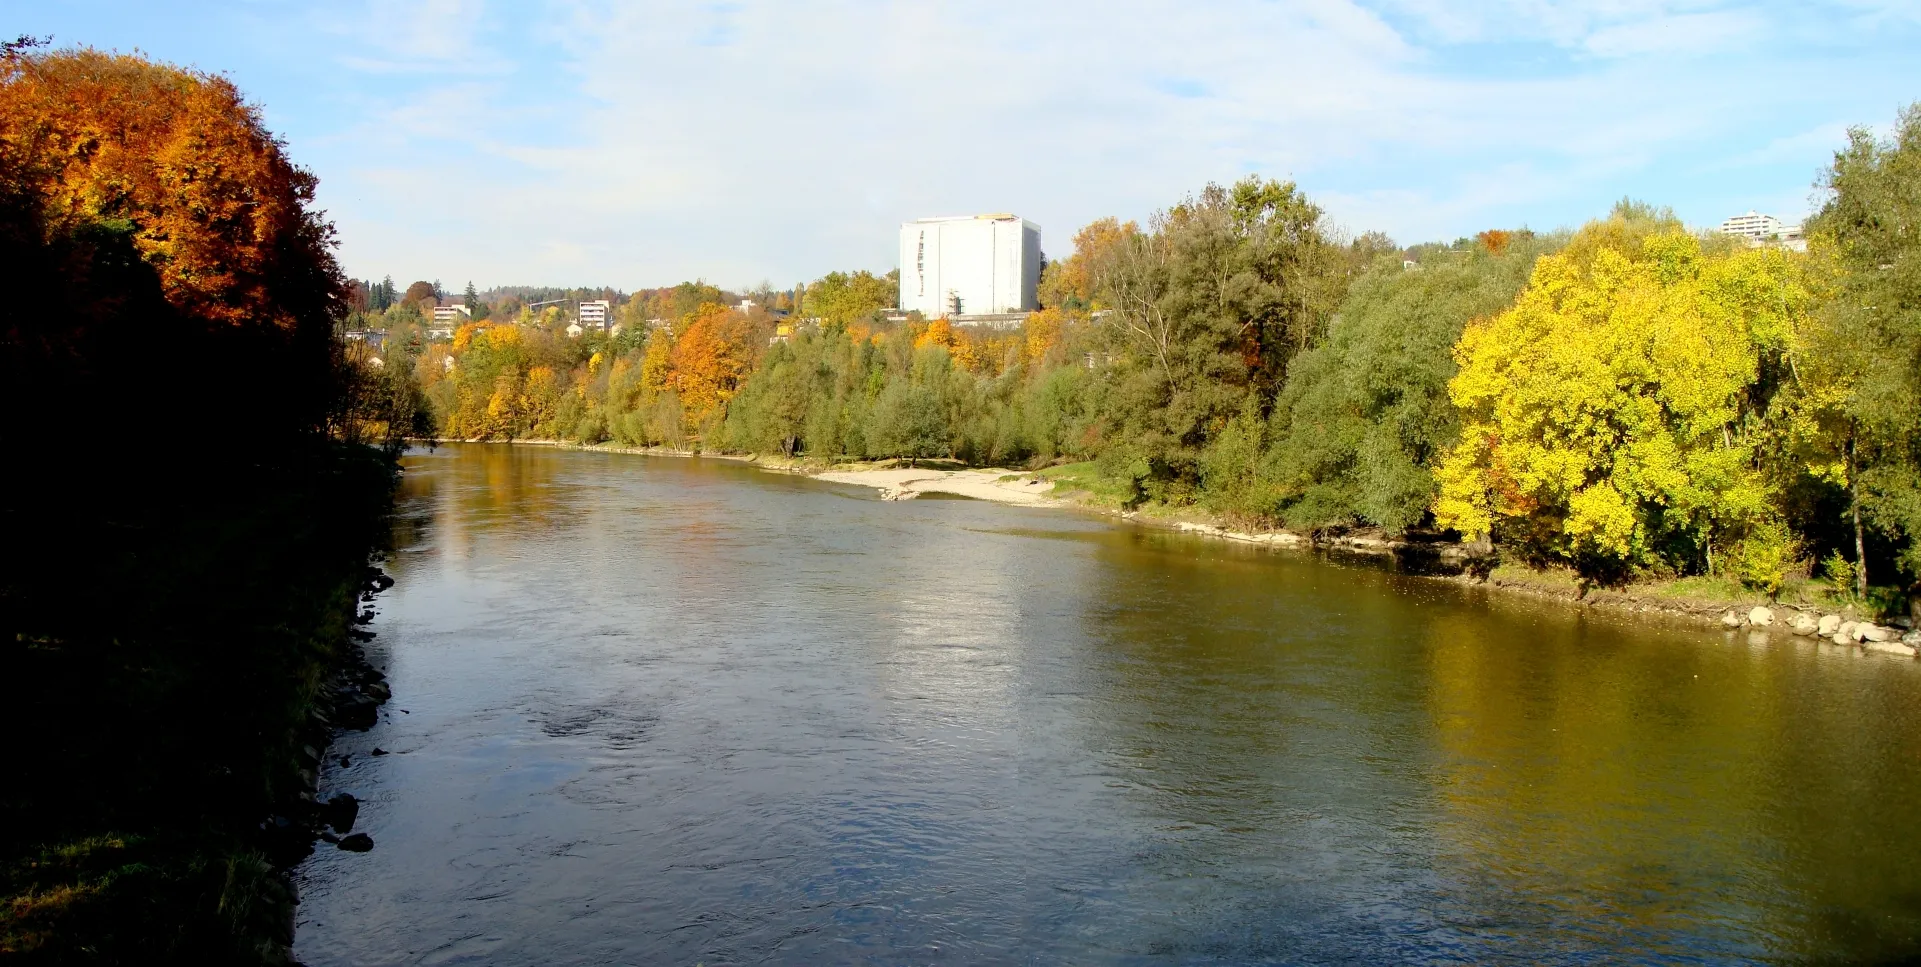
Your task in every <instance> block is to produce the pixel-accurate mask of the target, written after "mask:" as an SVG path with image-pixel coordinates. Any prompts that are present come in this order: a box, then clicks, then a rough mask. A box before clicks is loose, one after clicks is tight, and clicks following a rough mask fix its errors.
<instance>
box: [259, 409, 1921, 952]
mask: <svg viewBox="0 0 1921 967" xmlns="http://www.w3.org/2000/svg"><path fill="white" fill-rule="evenodd" d="M408 466H409V469H408V473H407V476H406V482H405V488H406V489H405V496H404V504H403V519H402V520H401V521H400V522H399V525H398V526H399V532H398V533H399V543H400V551H399V552H398V554H397V555H396V560H395V562H394V566H393V571H394V575H395V577H396V578H397V579H398V583H397V584H396V586H395V587H394V588H393V590H391V591H390V592H388V593H387V595H385V596H384V598H383V600H382V602H381V605H380V607H381V610H382V611H383V612H384V613H383V615H382V616H381V618H380V619H379V621H378V622H377V624H376V629H377V630H378V631H379V632H380V637H379V639H378V641H377V642H376V645H375V648H376V650H377V651H378V653H379V655H380V656H381V657H382V658H383V659H384V660H385V661H386V662H387V663H388V666H389V675H390V677H391V678H392V681H393V685H394V692H395V700H394V702H393V703H392V707H391V708H390V709H389V710H388V712H387V714H386V715H385V716H383V721H382V723H381V724H380V725H379V726H377V727H376V728H375V729H374V730H373V731H371V732H369V733H367V734H364V735H355V736H349V737H348V738H347V739H346V740H344V741H343V742H342V743H341V744H340V745H339V746H337V748H336V752H337V753H340V754H351V756H352V757H351V760H350V764H349V765H347V766H345V767H341V766H339V764H338V761H337V760H336V761H335V762H334V763H333V764H332V766H330V768H329V770H328V771H327V773H326V774H325V775H324V776H323V778H322V785H323V793H331V792H333V791H341V790H344V791H349V792H353V793H354V794H355V795H358V796H360V797H361V798H362V799H363V800H366V805H365V806H364V807H363V809H362V810H361V822H362V828H364V829H365V830H367V831H368V832H370V833H371V834H372V835H373V837H374V839H375V841H376V843H377V844H378V845H377V847H376V849H375V850H374V851H373V852H372V853H367V854H351V853H340V852H334V851H323V852H320V853H317V854H316V855H315V857H314V859H313V860H311V861H309V863H308V864H307V865H306V866H305V867H303V869H302V871H301V877H300V878H301V887H302V894H303V901H302V904H301V907H300V917H301V922H300V929H299V935H298V936H299V940H298V943H297V952H298V953H299V955H300V957H301V959H302V960H303V961H304V962H305V963H307V964H310V965H314V967H320V965H333V964H415V963H420V964H448V963H471V964H483V963H484V964H573V963H646V964H694V963H705V964H710V965H713V964H737V963H749V962H756V963H758V962H769V963H807V964H812V963H876V964H895V963H910V962H912V963H919V962H952V963H983V962H1024V963H1075V964H1084V963H1115V964H1148V963H1235V964H1238V963H1260V962H1314V963H1368V964H1374V963H1383V962H1400V961H1424V962H1469V963H1486V962H1514V963H1598V962H1616V961H1621V960H1641V961H1643V962H1658V963H1666V962H1674V961H1692V962H1701V963H1746V962H1755V961H1770V962H1806V961H1816V962H1835V963H1842V962H1861V961H1891V960H1898V959H1902V958H1905V957H1912V956H1915V955H1917V954H1921V862H1917V861H1921V832H1918V831H1917V824H1916V823H1915V822H1914V821H1913V820H1912V819H1911V818H1910V815H1909V814H1910V812H1911V810H1912V808H1913V804H1914V803H1916V802H1917V801H1921V740H1917V738H1916V736H1917V735H1918V734H1921V733H1918V732H1917V728H1918V727H1921V671H1918V670H1917V665H1916V663H1914V662H1900V661H1894V660H1885V659H1879V658H1864V657H1857V656H1850V655H1847V654H1844V653H1840V652H1838V651H1837V650H1833V649H1826V648H1818V647H1816V646H1814V645H1812V644H1811V643H1809V642H1807V641H1805V640H1803V639H1796V638H1791V637H1786V636H1777V637H1775V638H1773V639H1771V640H1770V639H1765V638H1764V639H1758V640H1752V641H1751V640H1750V639H1749V638H1748V637H1747V636H1746V635H1741V636H1723V635H1721V634H1718V633H1717V634H1707V633H1702V632H1696V631H1687V630H1649V629H1646V628H1635V627H1631V626H1625V625H1619V624H1612V623H1608V622H1606V621H1600V620H1595V619H1592V618H1588V619H1583V618H1582V617H1580V616H1577V615H1573V614H1568V613H1564V612H1561V611H1558V610H1555V609H1554V608H1552V607H1550V606H1535V605H1531V604H1527V603H1520V602H1515V601H1511V600H1505V599H1501V598H1499V597H1492V598H1490V597H1488V596H1486V595H1485V594H1484V593H1482V592H1478V591H1475V590H1472V589H1467V588H1461V587H1457V586H1454V585H1451V584H1444V583H1439V582H1432V581H1424V580H1421V579H1418V578H1410V577H1404V576H1400V575H1395V574H1391V573H1386V572H1382V571H1377V570H1371V569H1368V568H1365V567H1345V566H1339V565H1336V564H1330V563H1325V562H1320V561H1316V560H1314V559H1313V558H1311V557H1308V556H1305V555H1291V554H1287V553H1273V552H1264V551H1259V550H1253V549H1247V548H1240V547H1235V546H1231V545H1223V544H1220V543H1213V542H1206V541H1203V540H1199V539H1193V538H1186V537H1181V536H1177V535H1170V534H1164V533H1158V532H1150V531H1139V530H1133V529H1128V528H1121V527H1115V526H1113V525H1111V524H1109V523H1106V522H1103V521H1096V520H1089V519H1083V518H1080V517H1077V516H1074V515H1071V514H1066V513H1061V512H1055V511H1046V510H1033V509H1021V508H1009V507H1002V506H996V505H990V504H982V503H977V502H971V501H918V500H917V501H908V502H894V503H889V502H882V501H879V500H876V499H873V497H872V496H871V495H870V494H869V493H868V492H866V491H861V490H858V489H854V488H848V487H841V486H837V485H831V484H823V483H820V482H817V481H812V480H807V479H803V478H797V477H786V476H778V475H772V474H766V473H762V472H759V471H755V470H752V469H750V468H746V467H742V466H739V465H735V464H731V463H726V462H717V461H698V460H678V459H669V458H651V457H639V456H622V455H610V454H592V453H580V452H569V451H553V450H547V449H538V448H512V447H483V446H460V447H451V448H443V449H441V450H439V451H437V452H435V453H432V454H426V453H422V454H417V455H415V456H413V457H410V458H409V461H408ZM401 709H405V710H406V711H405V712H402V711H401ZM376 746H379V747H381V748H383V749H385V750H389V751H391V752H392V753H393V754H392V755H387V756H382V757H375V756H372V755H371V754H370V753H371V750H372V749H373V748H374V747H376Z"/></svg>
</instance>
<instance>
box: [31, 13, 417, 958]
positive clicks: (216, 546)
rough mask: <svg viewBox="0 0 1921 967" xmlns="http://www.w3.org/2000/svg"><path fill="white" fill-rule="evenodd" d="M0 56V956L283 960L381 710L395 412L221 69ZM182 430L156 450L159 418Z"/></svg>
mask: <svg viewBox="0 0 1921 967" xmlns="http://www.w3.org/2000/svg"><path fill="white" fill-rule="evenodd" d="M37 47H39V44H38V42H36V41H34V40H32V39H31V38H24V37H23V38H21V39H19V40H17V41H11V42H5V43H0V273H4V274H5V279H6V281H7V282H8V283H9V284H10V286H9V287H10V291H12V292H14V293H15V295H16V298H15V299H14V300H13V301H12V302H11V303H10V305H9V307H8V311H7V314H6V318H5V325H6V338H5V339H4V340H0V404H4V406H5V409H6V412H8V413H9V414H12V415H14V417H15V418H14V419H9V420H7V421H5V423H4V424H0V447H4V448H5V450H6V452H7V453H9V454H10V455H12V456H13V458H14V461H15V466H14V468H13V472H10V473H8V474H5V475H0V530H3V531H4V533H5V534H6V535H7V541H8V544H7V552H8V553H7V554H5V555H4V556H0V622H3V623H4V625H5V627H4V637H0V723H3V724H4V726H5V728H6V734H7V735H8V736H10V737H11V738H13V739H14V741H13V742H12V743H11V744H10V745H9V756H8V760H7V763H6V773H7V776H6V781H5V782H4V783H0V959H4V960H6V962H7V963H9V964H12V963H19V964H22V965H30V964H62V965H65V964H101V965H111V964H141V965H147V964H155V965H165V964H193V965H228V964H233V965H264V964H275V965H279V964H289V963H292V962H293V955H292V946H291V945H292V943H293V929H294V905H295V903H296V902H297V897H296V896H295V894H294V886H293V882H292V878H291V875H290V874H291V870H292V868H293V866H294V865H295V864H296V863H298V862H299V861H300V859H301V858H303V857H304V856H306V855H307V854H308V852H309V851H310V849H311V848H312V845H313V843H314V842H315V840H316V838H319V839H323V840H324V839H327V838H328V837H332V838H333V839H335V840H338V842H337V843H336V844H334V845H338V846H340V847H342V848H347V849H357V848H362V847H366V846H371V843H370V842H368V841H367V840H366V838H365V836H364V834H359V836H360V838H358V839H356V838H355V836H356V834H354V833H352V832H350V830H351V829H352V826H353V821H354V818H355V814H356V812H357V810H356V808H355V806H356V804H354V803H352V802H351V801H350V800H344V799H336V800H334V801H331V802H327V803H320V802H316V801H315V799H314V790H315V780H316V774H317V772H318V771H319V768H320V763H321V761H322V757H323V756H324V755H325V753H326V750H327V748H328V746H329V743H330V740H331V738H332V736H333V735H334V734H336V732H337V730H338V729H342V728H364V727H366V726H369V725H371V724H373V722H374V720H375V718H376V717H377V715H378V714H379V713H378V709H379V705H380V703H381V702H382V701H384V700H385V698H386V697H387V694H388V693H387V688H386V685H385V683H384V682H383V681H382V679H381V676H380V673H379V672H378V671H377V670H376V669H375V668H374V667H373V665H372V664H370V663H369V661H368V656H367V655H366V653H365V652H364V650H363V644H364V643H365V642H366V641H367V640H368V639H370V638H371V635H370V634H369V633H368V632H367V631H366V630H365V629H364V628H363V627H362V626H363V625H364V624H365V623H366V622H368V621H370V620H371V619H372V610H371V608H367V607H366V606H367V605H369V604H371V603H372V600H373V596H374V595H375V594H376V593H378V592H379V591H380V590H382V589H383V588H384V587H386V586H387V585H388V584H390V583H391V582H390V581H389V579H388V578H387V577H386V576H385V575H384V574H382V573H381V571H380V569H379V566H378V564H379V561H380V555H381V553H382V549H383V548H384V547H385V546H386V544H387V542H388V541H389V540H390V539H391V531H390V514H391V510H392V505H393V495H394V490H395V487H396V485H397V481H398V476H397V474H398V463H397V456H398V453H399V449H400V445H399V442H398V436H399V435H400V434H402V433H406V432H409V431H410V428H416V429H417V428H422V427H424V425H425V424H424V423H418V422H415V421H414V416H415V415H416V414H415V412H414V411H412V410H409V409H407V408H406V407H405V403H406V397H404V396H400V397H396V396H394V395H392V394H391V393H389V392H387V390H388V387H387V386H385V385H384V384H382V383H380V382H379V381H378V380H375V379H373V378H371V377H370V376H369V375H368V374H367V373H365V372H364V370H363V369H362V368H361V367H359V366H358V365H356V364H355V363H354V362H353V361H352V360H350V359H349V358H348V357H347V355H346V350H345V347H344V346H343V345H342V344H341V343H340V342H339V341H338V339H337V337H336V336H335V333H334V324H335V322H336V320H338V319H339V318H341V317H342V316H343V315H344V314H345V313H346V311H347V306H346V296H347V292H348V287H347V284H346V280H345V278H344V276H343V274H342V273H341V271H340V269H339V266H338V265H337V264H336V263H335V261H334V256H333V236H332V232H333V230H332V227H331V226H330V225H328V224H327V223H326V222H325V220H324V219H323V218H322V217H321V214H320V213H319V212H318V211H317V210H316V209H315V208H314V207H313V201H314V195H313V192H314V184H315V181H314V178H313V176H312V175H311V174H309V173H308V172H306V171H304V170H302V169H300V168H299V167H297V166H296V165H294V164H293V163H292V162H291V161H290V160H289V159H288V158H287V157H286V156H285V154H284V152H283V150H282V145H281V144H280V142H279V141H278V140H276V139H275V137H274V136H273V135H272V133H271V132H269V131H267V130H266V128H265V127H264V126H263V124H262V121H261V117H260V113H259V111H258V110H257V109H256V108H254V107H252V106H251V105H249V104H248V103H247V102H246V101H245V99H244V97H243V96H242V95H241V93H240V92H239V91H238V90H237V89H236V88H235V87H234V86H233V84H232V83H231V82H229V81H228V80H226V79H225V78H223V77H220V76H218V75H213V74H206V73H201V72H197V71H190V70H182V69H178V68H174V67H169V66H166V65H161V64H155V63H153V62H151V61H148V60H145V59H143V58H141V57H137V56H118V55H108V54H102V53H99V52H96V51H92V50H85V49H81V50H67V51H52V52H48V51H40V50H37V49H36V48H37ZM186 426H191V427H195V428H196V429H195V430H194V432H193V433H192V436H193V437H194V438H195V439H196V441H197V442H195V443H194V444H192V445H182V444H181V443H180V442H179V441H180V435H179V434H176V433H172V432H168V431H169V430H171V429H178V428H180V427H186Z"/></svg>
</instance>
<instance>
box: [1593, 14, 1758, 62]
mask: <svg viewBox="0 0 1921 967" xmlns="http://www.w3.org/2000/svg"><path fill="white" fill-rule="evenodd" d="M1763 29H1764V25H1763V24H1762V22H1761V20H1760V18H1758V17H1756V16H1754V15H1752V14H1748V13H1744V12H1735V11H1716V12H1713V13H1687V14H1674V15H1670V16H1661V17H1652V18H1649V19H1647V20H1640V21H1635V22H1633V23H1625V24H1617V25H1614V26H1611V27H1604V28H1602V29H1600V30H1596V31H1594V32H1593V33H1591V34H1589V35H1588V36H1587V38H1586V40H1585V41H1584V42H1583V45H1584V46H1585V47H1586V48H1587V49H1588V50H1589V51H1590V52H1592V53H1595V54H1598V55H1600V56H1603V57H1631V56H1635V55H1640V54H1705V53H1713V52H1717V51H1722V50H1728V49H1731V48H1734V47H1737V46H1739V45H1741V44H1742V43H1743V42H1747V41H1752V40H1754V39H1755V38H1757V37H1759V36H1760V35H1761V34H1762V32H1763Z"/></svg>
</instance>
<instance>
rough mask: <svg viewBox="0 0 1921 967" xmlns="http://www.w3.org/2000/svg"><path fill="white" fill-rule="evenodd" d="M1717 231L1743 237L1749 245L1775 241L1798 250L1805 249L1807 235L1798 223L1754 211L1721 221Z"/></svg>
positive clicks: (1802, 250)
mask: <svg viewBox="0 0 1921 967" xmlns="http://www.w3.org/2000/svg"><path fill="white" fill-rule="evenodd" d="M1719 231H1720V232H1721V234H1723V235H1736V236H1739V237H1741V238H1745V239H1747V240H1748V244H1749V245H1766V244H1769V243H1775V244H1779V245H1783V246H1786V247H1787V248H1790V249H1794V250H1795V251H1800V252H1804V251H1807V246H1808V241H1807V236H1806V235H1804V234H1803V233H1802V230H1801V226H1800V225H1798V224H1795V223H1792V222H1783V221H1782V220H1780V219H1778V218H1776V217H1774V216H1773V215H1763V214H1761V213H1760V212H1756V211H1749V212H1748V213H1747V214H1745V215H1736V216H1734V217H1733V218H1730V219H1728V220H1727V221H1724V222H1722V223H1721V227H1720V229H1719Z"/></svg>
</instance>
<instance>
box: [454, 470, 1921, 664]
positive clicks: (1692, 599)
mask: <svg viewBox="0 0 1921 967" xmlns="http://www.w3.org/2000/svg"><path fill="white" fill-rule="evenodd" d="M418 442H431V443H433V444H443V443H507V444H518V445H522V446H541V447H555V448H559V449H569V450H582V451H588V452H595V453H629V454H642V455H651V456H673V457H689V458H699V459H709V460H726V461H730V462H735V463H743V464H747V465H750V466H753V467H755V468H757V469H761V470H766V471H769V472H772V473H787V474H799V475H803V476H808V477H812V478H814V479H816V480H824V481H828V482H830V483H841V484H849V485H852V486H858V487H867V488H871V489H873V490H876V491H878V492H879V494H880V496H881V499H882V500H912V499H915V498H917V497H920V496H922V495H925V494H943V495H948V496H958V497H966V498H970V499H973V500H983V501H989V502H994V503H1003V504H1009V505H1013V506H1023V507H1046V508H1054V509H1062V510H1075V511H1083V512H1092V513H1095V514H1099V515H1102V516H1107V517H1113V518H1117V519H1120V520H1124V521H1127V522H1129V523H1133V524H1136V525H1138V526H1142V527H1155V528H1162V529H1166V530H1172V531H1176V532H1179V533H1183V534H1192V535H1196V536H1202V537H1210V538H1215V539H1219V540H1224V541H1230V542H1234V543H1238V544H1245V545H1251V546H1255V547H1264V548H1270V549H1293V550H1302V551H1324V552H1334V553H1338V554H1343V555H1352V556H1360V557H1364V558H1371V559H1374V560H1376V561H1377V562H1380V563H1382V564H1383V565H1384V566H1391V567H1394V568H1397V569H1400V570H1403V571H1406V572H1407V573H1411V574H1414V575H1417V576H1421V577H1427V578H1432V579H1435V580H1442V581H1449V582H1453V583H1458V584H1463V585H1466V586H1469V587H1477V588H1484V589H1487V590H1491V591H1496V592H1500V593H1506V594H1515V595H1521V596H1526V597H1529V598H1533V599H1537V600H1542V601H1548V602H1553V603H1556V604H1560V605H1565V606H1569V607H1574V608H1579V609H1592V610H1599V611H1605V612H1609V613H1612V614H1616V615H1620V616H1624V617H1648V616H1652V617H1657V618H1660V619H1663V620H1672V619H1678V620H1681V621H1684V622H1686V623H1688V624H1690V625H1694V626H1697V627H1702V628H1710V627H1712V628H1722V629H1730V630H1732V629H1748V630H1750V631H1761V632H1767V633H1773V634H1782V635H1794V636H1798V637H1803V638H1810V639H1815V640H1819V641H1822V642H1823V643H1825V644H1831V645H1835V646H1838V647H1851V648H1857V649H1861V650H1863V651H1867V652H1878V653H1882V654H1888V655H1894V656H1898V657H1909V658H1912V657H1916V656H1917V654H1921V633H1917V632H1916V630H1915V629H1914V628H1913V626H1912V625H1911V623H1909V622H1908V621H1906V620H1905V619H1903V618H1900V617H1897V618H1895V619H1894V620H1893V621H1892V622H1891V623H1889V624H1887V625H1881V624H1877V623H1876V622H1875V620H1874V619H1875V617H1876V615H1874V614H1871V613H1869V612H1868V610H1867V609H1866V608H1863V607H1861V606H1860V604H1859V603H1858V602H1855V601H1851V600H1845V599H1844V600H1840V601H1836V600H1834V596H1832V595H1830V594H1827V593H1825V592H1826V590H1827V586H1826V585H1824V584H1822V583H1820V582H1797V583H1795V584H1794V585H1792V586H1790V587H1789V588H1787V589H1785V590H1784V592H1783V593H1781V594H1778V595H1776V596H1775V597H1772V598H1770V597H1769V596H1767V595H1764V594H1761V593H1759V592H1756V591H1754V590H1752V589H1747V588H1742V587H1740V586H1739V585H1738V584H1735V583H1732V582H1710V581H1701V580H1698V579H1695V580H1690V579H1685V578H1683V579H1669V580H1643V581H1639V582H1635V583H1632V584H1627V585H1625V586H1617V587H1599V586H1594V585H1589V584H1584V583H1583V582H1582V581H1581V580H1580V578H1579V576H1578V575H1576V574H1574V573H1572V572H1570V571H1565V570H1562V571H1552V570H1537V569H1533V568H1529V567H1526V566H1524V565H1518V564H1512V563H1504V562H1501V561H1499V560H1498V558H1496V559H1493V560H1490V559H1489V558H1491V557H1494V555H1493V554H1492V549H1478V548H1474V547H1472V546H1470V545H1468V544H1466V543H1463V542H1460V541H1450V540H1446V539H1441V538H1439V537H1437V536H1436V535H1422V536H1424V537H1426V538H1427V539H1420V538H1419V537H1416V538H1414V539H1410V538H1409V537H1407V536H1403V537H1401V538H1395V537H1392V536H1389V535H1387V534H1385V533H1383V532H1381V531H1379V530H1372V531H1362V532H1358V533H1327V532H1323V533H1303V532H1299V531H1291V530H1286V529H1280V528H1276V529H1267V530H1251V529H1243V528H1238V527H1236V526H1234V524H1233V522H1231V521H1228V520H1226V519H1224V518H1221V517H1219V516H1217V515H1213V514H1209V513H1207V512H1205V511H1201V510H1197V509H1194V508H1183V509H1171V508H1165V507H1146V508H1140V509H1132V510H1130V509H1128V508H1127V507H1125V506H1123V505H1122V504H1120V503H1118V502H1117V501H1114V500H1113V499H1112V498H1111V497H1109V498H1106V499H1103V497H1102V496H1101V495H1100V494H1099V493H1098V492H1097V491H1096V490H1095V489H1090V488H1089V486H1088V485H1087V482H1086V477H1085V475H1086V474H1087V473H1089V472H1091V468H1088V467H1075V466H1072V465H1067V466H1061V467H1053V468H1046V469H1042V470H1038V471H1015V470H1009V469H1006V468H999V467H969V466H965V465H961V464H959V463H957V462H955V461H949V460H939V459H935V460H929V461H917V463H919V464H921V465H919V466H915V467H907V466H905V465H904V463H905V462H904V461H900V460H883V461H872V462H866V463H853V464H834V463H825V462H821V461H815V460H807V459H795V458H788V457H781V456H772V457H769V456H765V455H757V454H736V453H707V452H696V451H691V450H676V449H672V448H667V447H630V446H620V445H614V444H581V443H576V442H570V441H565V440H515V441H488V440H452V439H445V438H435V439H433V440H431V441H418ZM1757 609H1760V611H1757ZM1762 611H1764V612H1765V613H1764V614H1763V613H1760V612H1762ZM1829 618H1831V620H1828V621H1827V624H1826V625H1825V626H1824V625H1823V624H1822V622H1823V619H1829ZM1823 627H1826V630H1825V631H1823V630H1821V629H1822V628H1823ZM1837 639H1838V640H1837Z"/></svg>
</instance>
